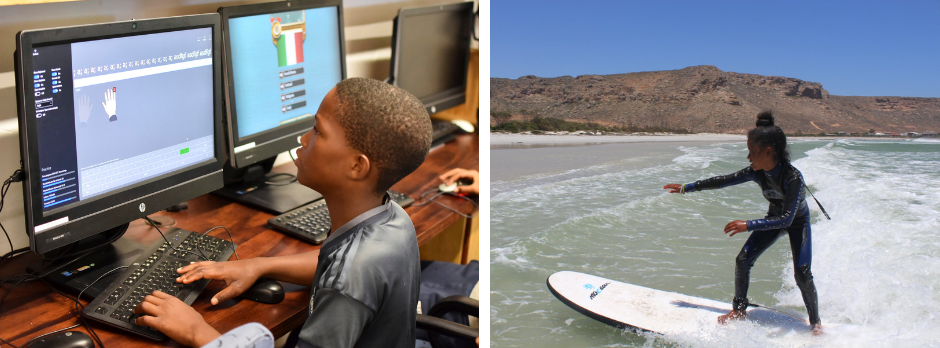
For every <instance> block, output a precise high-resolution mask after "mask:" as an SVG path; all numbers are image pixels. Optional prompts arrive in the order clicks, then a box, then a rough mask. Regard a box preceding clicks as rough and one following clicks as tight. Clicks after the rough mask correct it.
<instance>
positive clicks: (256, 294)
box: [239, 278, 284, 304]
mask: <svg viewBox="0 0 940 348" xmlns="http://www.w3.org/2000/svg"><path fill="white" fill-rule="evenodd" d="M239 297H241V298H245V299H249V300H252V301H255V302H261V303H267V304H277V303H281V301H284V288H283V287H281V284H280V283H278V282H277V281H276V280H272V279H265V278H261V279H258V281H256V282H255V283H254V284H253V285H251V287H250V288H248V290H245V292H244V293H242V294H241V296H239Z"/></svg>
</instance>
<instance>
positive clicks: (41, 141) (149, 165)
mask: <svg viewBox="0 0 940 348" xmlns="http://www.w3.org/2000/svg"><path fill="white" fill-rule="evenodd" d="M219 26H220V21H219V16H218V15H216V14H209V15H195V16H183V17H174V18H164V19H149V20H137V21H126V22H117V23H107V24H97V25H86V26H76V27H65V28H54V29H44V30H28V31H23V32H20V33H19V34H18V35H17V37H16V40H17V52H16V54H15V56H16V57H15V58H16V59H15V62H16V69H15V70H16V92H17V106H18V112H19V126H20V149H21V156H22V161H23V169H24V170H25V172H26V178H25V182H24V185H23V195H24V204H25V211H26V214H25V215H26V230H27V234H28V235H29V240H30V248H31V249H32V250H33V251H35V252H37V253H47V252H50V251H53V250H55V249H58V248H61V247H63V246H66V245H71V244H73V243H76V242H78V241H80V240H82V239H86V238H88V239H86V241H87V240H93V238H89V237H92V236H95V235H101V234H102V233H103V232H106V231H116V230H120V231H123V230H122V229H121V226H124V228H125V229H126V225H127V224H128V223H129V222H130V221H133V220H135V219H137V218H140V217H143V216H146V215H149V214H152V213H154V212H157V211H159V210H162V209H165V208H166V207H168V206H171V205H174V204H177V203H180V202H183V201H185V200H187V199H190V198H193V197H195V196H198V195H202V194H205V193H208V192H210V191H212V190H215V189H218V188H219V187H221V186H222V164H223V162H224V152H223V148H222V146H223V133H222V127H221V124H222V103H221V100H222V95H221V76H222V74H221V57H220V56H219V55H218V54H216V52H220V51H221V49H220V41H221V40H220V38H221V36H220V30H219Z"/></svg>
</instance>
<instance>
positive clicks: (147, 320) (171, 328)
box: [134, 290, 221, 347]
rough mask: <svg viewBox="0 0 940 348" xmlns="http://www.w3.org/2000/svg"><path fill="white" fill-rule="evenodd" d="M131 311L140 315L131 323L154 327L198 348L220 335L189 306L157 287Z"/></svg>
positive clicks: (172, 337) (177, 340) (180, 341)
mask: <svg viewBox="0 0 940 348" xmlns="http://www.w3.org/2000/svg"><path fill="white" fill-rule="evenodd" d="M134 314H137V315H141V316H140V317H138V318H137V319H136V320H135V321H134V323H135V324H137V325H140V326H147V327H152V328H154V329H157V330H159V331H160V332H162V333H163V334H165V335H167V336H168V337H170V338H171V339H173V340H174V341H176V342H179V343H180V344H183V345H186V346H190V347H202V346H203V345H205V344H206V343H209V342H211V341H212V340H214V339H216V338H217V337H219V336H221V334H220V333H219V332H218V331H216V330H215V329H214V328H212V326H210V325H209V324H208V323H206V320H205V319H203V318H202V315H199V313H198V312H196V310H195V309H193V307H190V306H189V305H187V304H186V303H183V301H180V300H179V299H178V298H176V297H173V296H172V295H170V294H167V293H164V292H162V291H159V290H157V291H154V292H153V294H150V295H147V297H144V300H143V301H142V302H141V303H140V305H138V306H137V308H134Z"/></svg>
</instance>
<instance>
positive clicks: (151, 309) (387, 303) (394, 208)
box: [135, 78, 431, 347]
mask: <svg viewBox="0 0 940 348" xmlns="http://www.w3.org/2000/svg"><path fill="white" fill-rule="evenodd" d="M315 117H316V123H315V126H314V127H313V129H311V130H310V132H308V133H307V134H305V135H304V136H303V138H302V140H301V143H302V145H303V146H302V147H301V148H300V150H298V151H297V155H298V156H297V157H298V158H297V160H296V162H295V163H296V164H297V180H298V181H299V182H300V183H301V184H304V185H306V186H309V187H310V188H312V189H314V190H316V191H318V192H320V193H321V194H323V198H324V200H326V204H327V206H328V207H329V213H330V220H331V222H332V228H331V233H330V235H329V237H328V238H327V239H326V241H325V242H324V243H323V245H322V247H321V249H320V250H319V251H313V252H309V253H304V254H298V255H291V256H282V257H272V258H255V259H250V260H243V261H232V262H218V263H213V262H198V263H194V264H191V265H189V266H186V267H183V268H181V269H180V270H178V272H179V273H180V274H181V276H180V278H179V279H178V280H177V281H179V282H183V283H191V282H193V281H196V280H199V279H202V278H207V279H217V280H223V281H225V283H226V285H227V287H226V288H225V289H223V290H222V291H220V292H219V293H218V294H216V295H215V296H214V297H213V298H212V300H211V303H212V304H213V305H215V304H218V303H219V302H221V301H225V300H227V299H230V298H233V297H235V296H238V295H239V294H241V293H242V292H244V291H245V290H246V289H247V288H248V287H250V286H251V285H252V284H253V283H254V282H255V281H256V280H257V279H258V278H260V277H265V278H273V279H276V280H281V281H286V282H290V283H295V284H312V288H311V290H310V305H309V308H308V311H309V315H308V317H307V321H306V322H305V323H304V325H303V327H302V328H301V330H300V334H299V342H298V346H299V347H379V346H381V347H414V342H415V332H414V330H415V316H416V313H415V310H416V306H417V301H418V290H419V285H418V282H419V276H420V264H419V259H418V244H417V239H416V235H415V229H414V225H413V224H412V222H411V219H410V218H409V217H408V214H407V213H405V211H404V210H403V209H402V208H401V207H400V206H398V204H396V203H395V202H394V201H392V200H390V199H389V197H388V196H387V195H386V193H385V192H386V191H387V190H388V189H389V187H391V186H392V184H394V183H395V182H397V181H398V180H400V179H402V178H403V177H405V176H406V175H408V174H410V173H411V172H413V171H414V170H415V169H417V168H418V166H420V165H421V163H422V162H424V159H425V157H426V156H427V153H428V150H429V149H430V146H431V122H430V118H429V117H428V114H427V112H426V111H425V109H424V107H423V106H422V104H421V102H419V101H418V99H417V98H415V97H414V96H412V95H411V94H409V93H408V92H405V91H404V90H401V89H398V88H396V87H392V86H390V85H388V84H385V83H382V82H379V81H376V80H369V79H361V78H353V79H347V80H344V81H342V82H340V83H339V84H337V85H336V87H335V88H333V89H332V90H331V91H330V92H329V93H327V95H326V96H325V97H324V98H323V102H322V103H321V104H320V107H319V110H318V111H317V114H316V116H315ZM135 313H136V314H142V316H141V317H139V318H137V320H136V323H137V324H138V325H143V326H150V327H153V328H155V329H157V330H160V331H161V332H163V333H164V334H166V335H167V336H169V337H170V338H172V339H174V340H176V341H177V342H180V343H182V344H185V345H189V346H196V347H199V346H204V345H207V344H208V346H212V347H215V346H225V347H228V346H236V345H237V346H239V347H264V346H268V342H270V344H271V345H272V346H273V337H272V336H271V334H270V332H268V331H267V329H265V328H264V327H263V326H261V325H260V324H256V323H253V324H247V325H244V326H241V327H239V328H236V329H233V330H232V331H229V332H228V333H226V334H225V335H220V333H219V332H218V331H216V330H215V329H213V328H212V327H211V326H209V324H208V323H206V322H205V320H204V319H203V318H202V316H201V315H200V314H199V313H197V312H196V311H195V310H194V309H192V307H190V306H187V305H186V304H185V303H183V302H181V301H179V300H178V299H176V298H175V297H173V296H171V295H167V294H164V293H162V292H159V291H156V292H154V294H152V295H150V296H147V297H146V298H145V299H144V301H143V302H142V303H141V304H140V306H138V307H137V309H136V310H135ZM210 343H211V344H210Z"/></svg>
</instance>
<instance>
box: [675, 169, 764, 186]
mask: <svg viewBox="0 0 940 348" xmlns="http://www.w3.org/2000/svg"><path fill="white" fill-rule="evenodd" d="M756 179H757V175H756V172H755V171H754V169H753V168H751V167H746V168H744V169H741V170H739V171H737V172H735V173H731V174H728V175H719V176H716V177H713V178H708V179H705V180H699V181H696V182H693V183H690V184H685V192H695V191H704V190H713V189H719V188H723V187H728V186H734V185H738V184H743V183H745V182H748V181H756Z"/></svg>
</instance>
